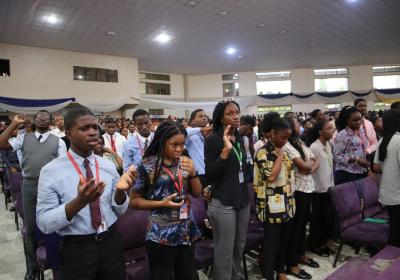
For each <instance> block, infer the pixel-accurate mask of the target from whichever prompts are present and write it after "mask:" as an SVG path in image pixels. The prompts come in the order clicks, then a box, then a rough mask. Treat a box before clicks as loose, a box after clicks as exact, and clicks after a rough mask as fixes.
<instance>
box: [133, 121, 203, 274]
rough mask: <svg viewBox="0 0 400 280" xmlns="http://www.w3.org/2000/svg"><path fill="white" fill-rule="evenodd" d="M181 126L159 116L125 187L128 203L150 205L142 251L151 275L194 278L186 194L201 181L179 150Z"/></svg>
mask: <svg viewBox="0 0 400 280" xmlns="http://www.w3.org/2000/svg"><path fill="white" fill-rule="evenodd" d="M185 139H186V130H185V128H184V127H183V126H182V125H181V124H179V123H177V122H174V121H164V122H163V123H161V124H160V126H159V127H158V128H157V130H156V132H155V134H154V138H153V140H152V142H151V143H150V146H149V147H148V149H147V150H146V152H145V153H144V156H143V160H142V163H141V164H140V165H139V167H138V174H139V175H138V179H137V180H136V183H135V184H134V186H133V187H132V188H131V194H130V207H131V208H134V209H142V210H151V214H150V217H149V225H148V231H147V236H146V240H147V253H148V257H149V268H150V269H149V270H150V276H151V279H152V280H164V279H165V280H169V279H171V273H172V272H174V275H175V279H176V280H195V279H197V274H196V267H195V264H194V248H195V247H194V244H193V243H194V242H195V241H196V240H197V239H198V238H200V237H201V233H200V230H199V228H198V227H197V225H196V222H195V220H194V217H193V213H192V208H191V201H190V196H189V194H191V195H192V196H194V197H199V196H200V195H201V193H202V186H201V183H200V180H199V177H198V174H197V172H196V170H195V167H194V164H193V161H192V160H191V159H190V158H188V157H186V156H183V152H184V144H185Z"/></svg>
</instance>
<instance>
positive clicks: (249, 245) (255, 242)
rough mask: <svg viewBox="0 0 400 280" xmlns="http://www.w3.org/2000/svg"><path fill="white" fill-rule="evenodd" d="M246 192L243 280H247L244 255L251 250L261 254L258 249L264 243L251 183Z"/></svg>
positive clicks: (244, 257)
mask: <svg viewBox="0 0 400 280" xmlns="http://www.w3.org/2000/svg"><path fill="white" fill-rule="evenodd" d="M247 190H248V192H249V203H250V220H249V227H248V230H247V240H246V245H245V248H244V254H243V270H244V278H245V280H247V279H248V273H247V263H246V253H248V252H250V251H251V250H257V251H259V253H261V250H259V249H260V248H261V247H262V245H263V243H264V228H263V225H262V223H261V222H260V220H259V219H258V217H257V213H256V194H255V192H254V189H253V183H249V184H248V185H247Z"/></svg>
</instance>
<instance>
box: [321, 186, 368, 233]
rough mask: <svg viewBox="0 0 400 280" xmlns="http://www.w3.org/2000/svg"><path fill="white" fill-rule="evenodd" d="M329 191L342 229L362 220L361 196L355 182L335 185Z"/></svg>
mask: <svg viewBox="0 0 400 280" xmlns="http://www.w3.org/2000/svg"><path fill="white" fill-rule="evenodd" d="M329 193H330V196H331V199H332V204H333V205H334V207H335V210H336V214H337V218H338V222H339V225H340V229H341V230H344V229H346V228H348V227H349V226H351V225H353V224H355V223H358V222H360V221H361V220H362V215H361V204H360V197H359V195H358V192H357V189H356V187H355V185H354V183H353V182H347V183H344V184H340V185H337V186H334V187H332V188H330V189H329Z"/></svg>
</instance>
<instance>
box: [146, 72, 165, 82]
mask: <svg viewBox="0 0 400 280" xmlns="http://www.w3.org/2000/svg"><path fill="white" fill-rule="evenodd" d="M139 78H140V79H145V80H155V81H169V80H170V75H166V74H156V73H139Z"/></svg>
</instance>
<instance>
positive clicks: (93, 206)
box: [83, 158, 101, 230]
mask: <svg viewBox="0 0 400 280" xmlns="http://www.w3.org/2000/svg"><path fill="white" fill-rule="evenodd" d="M83 166H84V167H85V169H86V181H87V182H89V180H90V179H92V178H93V173H92V170H91V169H90V165H89V160H88V159H87V158H85V160H84V161H83ZM89 208H90V217H91V218H92V226H93V228H94V229H95V230H97V229H98V228H99V226H100V224H101V212H100V199H99V198H98V199H96V200H95V201H93V202H91V203H90V204H89Z"/></svg>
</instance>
